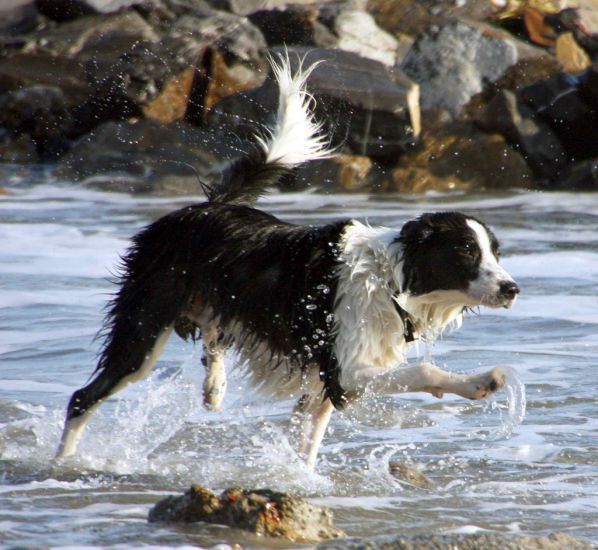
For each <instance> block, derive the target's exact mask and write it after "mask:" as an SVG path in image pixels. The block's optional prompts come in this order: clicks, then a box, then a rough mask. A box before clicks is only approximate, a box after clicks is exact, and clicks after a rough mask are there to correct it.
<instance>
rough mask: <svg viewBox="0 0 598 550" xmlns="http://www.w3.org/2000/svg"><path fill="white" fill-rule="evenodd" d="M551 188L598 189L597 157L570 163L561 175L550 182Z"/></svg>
mask: <svg viewBox="0 0 598 550" xmlns="http://www.w3.org/2000/svg"><path fill="white" fill-rule="evenodd" d="M551 188H559V189H567V190H572V189H576V190H587V191H595V190H596V189H598V158H594V159H588V160H584V161H581V162H576V163H574V164H572V165H571V166H570V167H569V169H568V170H567V171H566V172H565V173H564V174H563V175H562V176H561V177H559V178H558V179H556V180H553V181H552V182H551Z"/></svg>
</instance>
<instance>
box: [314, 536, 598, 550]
mask: <svg viewBox="0 0 598 550" xmlns="http://www.w3.org/2000/svg"><path fill="white" fill-rule="evenodd" d="M596 548H598V546H596V545H595V544H592V543H591V542H589V541H585V540H582V539H578V538H575V537H572V536H570V535H567V534H565V533H554V534H552V535H549V536H547V537H542V536H537V537H535V536H513V535H497V534H493V533H476V534H474V535H418V536H415V537H401V536H398V537H393V536H389V537H377V538H375V539H358V538H354V539H353V538H352V539H341V540H338V541H330V542H324V543H322V544H319V545H318V546H317V547H316V550H337V549H338V550H457V549H458V550H595V549H596Z"/></svg>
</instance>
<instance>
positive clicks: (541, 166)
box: [477, 90, 568, 182]
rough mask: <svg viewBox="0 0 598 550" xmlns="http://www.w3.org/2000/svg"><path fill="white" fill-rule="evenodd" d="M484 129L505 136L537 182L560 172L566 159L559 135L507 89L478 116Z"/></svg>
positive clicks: (479, 122) (479, 123) (555, 175)
mask: <svg viewBox="0 0 598 550" xmlns="http://www.w3.org/2000/svg"><path fill="white" fill-rule="evenodd" d="M477 123H478V125H479V126H480V127H481V128H482V129H484V130H485V131H486V132H490V133H498V134H501V135H503V136H505V137H506V138H507V139H508V140H509V142H510V143H511V144H512V146H513V147H515V148H517V149H518V150H519V151H521V154H522V155H523V158H524V159H525V161H526V162H527V164H528V166H529V167H530V168H531V169H532V171H533V173H534V175H535V176H536V177H537V178H538V179H539V180H540V181H544V182H547V181H550V180H551V179H554V178H558V177H559V176H561V175H563V174H564V173H565V172H566V170H567V164H568V159H567V155H566V153H565V151H564V149H563V147H562V145H561V142H560V140H559V138H558V136H557V135H556V134H555V133H554V132H553V131H552V130H551V129H550V127H549V126H548V125H547V124H546V123H545V122H543V121H542V120H539V119H538V118H537V117H536V116H535V115H534V112H533V111H532V110H531V109H530V108H529V107H526V106H525V105H523V104H521V103H520V102H519V101H518V100H517V96H516V94H515V93H514V92H512V91H510V90H502V91H501V92H499V93H498V94H496V95H495V97H494V99H492V100H491V101H490V102H489V103H488V105H487V107H486V110H485V111H484V112H483V113H482V114H481V116H480V117H478V119H477Z"/></svg>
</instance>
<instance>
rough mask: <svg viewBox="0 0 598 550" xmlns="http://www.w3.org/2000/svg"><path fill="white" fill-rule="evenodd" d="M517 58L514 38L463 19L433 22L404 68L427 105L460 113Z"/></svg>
mask: <svg viewBox="0 0 598 550" xmlns="http://www.w3.org/2000/svg"><path fill="white" fill-rule="evenodd" d="M517 59H518V53H517V47H516V45H515V43H514V41H512V40H510V39H507V38H505V37H504V35H500V36H499V35H498V34H490V33H486V32H482V29H480V28H479V27H478V26H477V25H475V24H469V23H465V22H464V21H460V20H452V21H447V22H444V23H442V24H440V25H432V26H431V27H429V28H428V29H427V30H426V31H425V32H423V33H422V34H420V35H419V36H418V37H417V38H416V40H415V43H414V44H413V47H412V48H411V50H410V51H409V53H408V54H407V56H406V57H405V59H404V61H403V63H402V65H401V68H402V69H403V71H404V72H405V74H406V75H407V76H408V77H409V78H411V79H412V80H413V81H415V82H417V83H418V84H419V85H420V89H421V105H422V108H424V109H429V108H434V107H441V108H443V109H446V110H447V111H448V112H450V113H451V114H453V115H457V114H459V112H460V110H461V108H462V107H463V106H464V105H465V104H466V103H467V102H468V101H469V99H470V98H471V97H472V96H473V95H475V94H477V93H479V92H480V91H481V90H482V87H483V86H484V84H485V83H486V82H495V81H496V80H498V79H499V78H500V77H501V75H502V74H503V73H504V72H505V70H506V69H507V68H508V67H510V66H511V65H513V64H515V63H516V62H517Z"/></svg>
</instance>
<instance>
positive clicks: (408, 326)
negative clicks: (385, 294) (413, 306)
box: [393, 298, 417, 342]
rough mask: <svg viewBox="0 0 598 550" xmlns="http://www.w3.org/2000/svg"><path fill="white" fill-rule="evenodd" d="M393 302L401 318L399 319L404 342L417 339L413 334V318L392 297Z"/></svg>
mask: <svg viewBox="0 0 598 550" xmlns="http://www.w3.org/2000/svg"><path fill="white" fill-rule="evenodd" d="M393 302H394V304H395V309H396V310H397V313H398V314H399V317H400V318H401V321H403V337H404V338H405V342H413V341H414V340H416V339H417V338H416V336H415V326H414V325H413V320H412V319H411V317H410V316H409V313H407V311H405V310H404V309H403V308H402V307H401V306H400V305H399V302H397V300H395V299H394V298H393Z"/></svg>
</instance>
